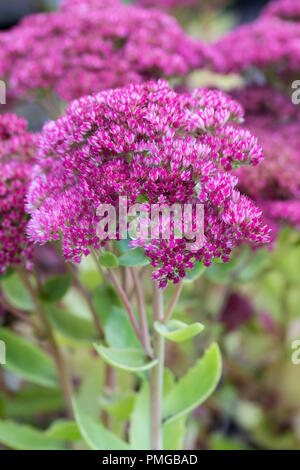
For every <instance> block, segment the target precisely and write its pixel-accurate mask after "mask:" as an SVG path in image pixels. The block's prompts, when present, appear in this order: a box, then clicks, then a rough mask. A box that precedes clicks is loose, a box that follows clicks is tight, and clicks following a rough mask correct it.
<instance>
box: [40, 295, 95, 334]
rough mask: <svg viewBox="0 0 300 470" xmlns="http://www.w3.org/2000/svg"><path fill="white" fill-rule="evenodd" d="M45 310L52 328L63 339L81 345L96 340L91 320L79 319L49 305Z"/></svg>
mask: <svg viewBox="0 0 300 470" xmlns="http://www.w3.org/2000/svg"><path fill="white" fill-rule="evenodd" d="M45 309H46V312H47V316H48V318H49V320H50V323H51V325H52V326H53V328H54V329H55V330H57V331H58V332H59V333H60V334H61V335H62V336H64V337H65V338H69V339H71V340H75V341H78V342H82V343H93V342H94V341H95V340H96V339H97V337H98V334H97V331H96V329H95V325H94V322H93V320H92V319H89V318H81V317H79V316H78V315H75V314H73V313H71V312H69V311H67V310H62V309H61V308H58V307H56V306H55V305H51V304H50V305H49V304H48V305H47V306H46V308H45Z"/></svg>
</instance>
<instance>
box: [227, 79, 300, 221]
mask: <svg viewBox="0 0 300 470" xmlns="http://www.w3.org/2000/svg"><path fill="white" fill-rule="evenodd" d="M234 97H235V98H236V99H238V100H239V101H240V102H241V103H242V105H243V106H244V107H245V109H246V125H247V128H249V129H250V130H251V132H253V133H254V134H255V135H256V136H257V137H258V141H259V143H260V144H261V146H262V148H263V152H264V157H265V158H264V161H263V162H262V163H261V164H260V165H259V166H258V167H256V168H253V169H252V171H248V170H249V169H248V168H245V167H243V168H241V169H239V170H237V174H238V177H239V181H240V187H241V189H242V190H243V192H246V194H248V195H250V196H251V197H252V198H254V199H255V200H256V201H257V202H259V205H260V206H261V207H262V208H263V212H264V214H265V216H266V217H267V218H269V219H271V220H272V219H273V220H275V221H276V220H285V221H287V222H289V223H290V224H291V225H294V226H296V227H297V228H298V229H300V158H299V148H300V112H299V109H298V107H297V106H295V105H293V104H292V102H291V101H290V99H289V98H288V97H286V96H285V95H282V94H281V93H280V92H278V91H277V90H275V89H272V88H268V87H262V88H257V87H250V88H245V89H243V90H240V91H238V92H236V93H234Z"/></svg>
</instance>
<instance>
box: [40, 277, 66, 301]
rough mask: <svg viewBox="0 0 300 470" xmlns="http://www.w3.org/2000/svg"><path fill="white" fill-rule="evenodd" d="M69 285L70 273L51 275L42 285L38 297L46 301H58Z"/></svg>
mask: <svg viewBox="0 0 300 470" xmlns="http://www.w3.org/2000/svg"><path fill="white" fill-rule="evenodd" d="M71 285H72V276H71V274H60V275H59V276H54V277H51V278H49V279H47V280H46V281H45V282H44V284H43V285H42V289H41V293H40V297H41V299H42V300H46V301H47V302H58V301H59V300H61V299H62V298H63V297H64V296H65V295H66V293H67V292H68V290H69V288H70V287H71Z"/></svg>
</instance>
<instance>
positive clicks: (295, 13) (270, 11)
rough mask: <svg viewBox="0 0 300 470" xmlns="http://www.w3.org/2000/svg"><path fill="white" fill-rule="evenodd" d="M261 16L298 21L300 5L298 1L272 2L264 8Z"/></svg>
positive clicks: (276, 0)
mask: <svg viewBox="0 0 300 470" xmlns="http://www.w3.org/2000/svg"><path fill="white" fill-rule="evenodd" d="M262 16H266V17H267V16H268V17H277V18H280V19H282V20H286V21H300V3H299V1H298V0H274V1H272V2H270V3H269V4H268V5H267V6H266V7H265V8H264V10H263V12H262Z"/></svg>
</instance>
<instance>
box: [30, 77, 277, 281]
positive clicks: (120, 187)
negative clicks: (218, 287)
mask: <svg viewBox="0 0 300 470" xmlns="http://www.w3.org/2000/svg"><path fill="white" fill-rule="evenodd" d="M242 116H243V114H242V109H241V107H240V106H239V104H238V103H237V102H235V101H233V100H232V99H230V98H229V97H228V96H227V95H225V94H223V93H221V92H218V91H208V90H201V89H199V90H195V91H194V92H193V93H192V94H191V95H189V94H177V93H176V92H174V91H172V90H171V89H170V88H169V86H168V84H167V83H166V82H165V81H163V80H160V81H158V82H148V83H145V84H134V85H129V86H127V87H125V88H121V89H116V90H109V91H104V92H101V93H99V94H96V95H94V96H88V97H84V98H81V99H79V100H77V101H74V102H73V103H71V104H70V106H69V108H68V109H67V112H66V115H65V116H63V117H61V118H60V119H58V120H57V121H56V122H50V123H48V124H46V125H45V127H44V130H43V133H42V136H41V139H40V144H39V150H38V161H39V168H38V169H37V171H36V174H35V176H34V178H33V183H32V184H31V186H30V189H29V193H28V204H27V207H28V210H29V212H30V213H31V216H32V218H31V220H30V222H29V228H28V233H29V235H30V237H31V239H32V240H34V241H36V242H39V243H45V242H46V241H49V240H58V239H61V240H62V243H63V250H64V255H65V257H66V258H67V259H69V260H73V261H80V258H81V256H82V255H87V254H89V252H90V249H91V248H92V247H94V248H96V249H97V248H99V245H100V242H101V240H99V239H98V237H97V235H96V226H97V223H98V222H99V217H98V216H97V215H96V210H97V207H98V206H99V204H101V203H102V204H112V205H113V206H116V207H117V206H118V202H119V196H126V197H127V198H128V204H134V203H135V202H137V201H138V200H139V197H140V196H143V197H144V198H146V201H147V203H145V204H146V205H147V204H148V205H150V204H163V203H166V204H168V205H172V204H173V203H179V204H185V203H191V204H196V203H199V204H200V203H202V204H203V205H204V213H205V214H204V217H205V218H204V226H205V241H204V246H203V247H202V248H201V249H199V250H197V251H190V250H187V242H188V241H187V239H186V238H182V239H174V237H173V238H171V239H170V240H164V239H148V240H137V241H136V242H135V243H134V245H141V246H142V247H143V248H144V250H145V252H146V255H147V256H148V257H149V258H150V259H151V261H152V265H153V266H154V267H155V272H154V274H153V276H154V278H155V279H157V280H158V281H159V285H160V286H161V287H165V286H166V284H167V282H168V280H172V281H174V282H175V283H176V282H178V281H179V280H180V278H183V277H184V276H185V273H186V269H192V268H193V263H194V261H195V260H199V261H200V260H203V262H204V263H205V264H206V265H210V263H211V262H212V259H213V258H215V257H221V258H222V259H223V261H228V260H229V254H230V252H231V250H232V248H233V247H234V246H235V245H236V244H237V243H239V242H240V241H241V240H248V241H251V242H253V243H265V242H268V241H269V233H268V228H267V227H266V226H264V225H262V223H261V212H260V211H259V210H258V209H257V208H256V207H255V205H254V204H253V203H252V202H251V201H250V200H249V199H247V197H246V196H241V195H240V193H239V192H238V191H237V189H236V184H237V181H238V180H237V178H236V177H235V176H233V174H232V173H231V168H232V166H233V165H234V166H236V165H240V164H250V165H251V164H252V165H255V164H256V163H258V162H259V161H260V160H261V159H262V151H261V148H260V147H259V146H258V145H257V141H256V138H255V137H253V136H252V134H250V133H249V132H248V131H246V130H244V129H238V128H235V127H233V126H232V123H234V122H240V121H241V120H242Z"/></svg>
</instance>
